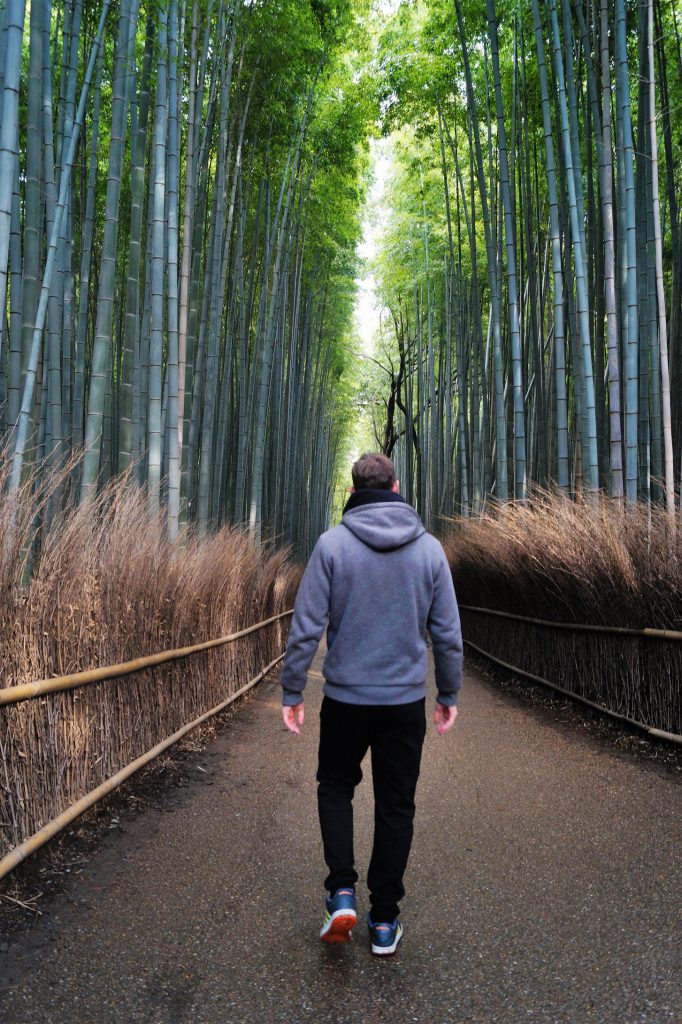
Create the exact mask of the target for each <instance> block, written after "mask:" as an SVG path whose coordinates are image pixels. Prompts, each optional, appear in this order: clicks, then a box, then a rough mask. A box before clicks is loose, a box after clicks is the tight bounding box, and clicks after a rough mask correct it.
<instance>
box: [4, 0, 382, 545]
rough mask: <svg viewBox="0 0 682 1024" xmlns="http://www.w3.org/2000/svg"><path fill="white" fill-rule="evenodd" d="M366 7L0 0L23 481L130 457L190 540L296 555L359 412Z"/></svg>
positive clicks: (7, 354) (14, 444)
mask: <svg viewBox="0 0 682 1024" xmlns="http://www.w3.org/2000/svg"><path fill="white" fill-rule="evenodd" d="M363 10H364V5H363V4H357V3H355V4H351V3H348V2H345V0H339V2H334V0H300V2H295V0H281V2H265V0H251V2H249V0H115V2H114V0H97V2H84V0H31V2H30V3H25V2H24V0H2V4H1V5H0V29H1V30H0V111H1V114H0V116H1V122H0V294H1V295H2V296H3V300H4V301H3V303H2V306H1V307H0V309H1V316H2V323H1V325H0V439H4V448H5V451H8V452H9V455H10V458H11V459H12V473H11V478H10V486H11V487H18V486H19V485H20V484H21V483H22V481H25V479H26V477H27V474H29V475H30V473H32V472H33V473H34V474H40V473H49V472H51V471H52V470H54V469H56V470H60V468H61V467H63V466H64V465H65V464H67V463H68V461H69V459H70V458H71V457H72V456H73V455H74V453H78V452H79V451H82V452H83V453H84V454H83V457H82V458H81V459H80V460H79V459H74V469H73V471H72V473H71V474H70V475H69V478H68V482H67V484H66V485H65V486H63V487H61V489H60V490H59V491H58V492H57V493H56V494H55V495H53V496H52V498H51V501H50V502H49V503H48V505H47V510H46V513H45V514H46V515H48V516H53V515H54V514H55V512H56V511H58V509H59V507H60V505H61V504H63V503H66V502H69V501H71V502H73V501H81V502H82V501H85V500H87V499H88V498H89V497H90V496H91V495H93V494H94V493H95V491H96V490H97V489H98V488H99V487H101V486H102V485H104V484H106V482H107V481H108V480H109V479H110V478H112V476H114V475H116V474H118V473H126V472H127V473H129V474H131V475H132V479H133V480H137V481H139V483H140V484H142V485H144V486H145V487H146V489H147V492H148V499H149V508H150V511H151V512H152V513H156V512H158V511H159V510H160V509H161V510H162V511H163V514H164V515H165V516H166V517H167V523H168V529H169V532H170V534H171V536H176V535H177V534H178V531H179V529H180V528H181V527H182V526H183V524H185V523H194V524H196V526H197V528H198V529H199V531H200V532H205V531H206V530H207V528H209V527H211V526H215V525H218V524H220V523H221V522H223V521H230V522H232V523H236V524H240V523H243V524H248V526H249V527H250V529H251V531H252V533H253V534H254V535H255V536H256V537H260V536H261V533H262V532H263V531H265V532H267V534H268V535H270V536H278V537H283V538H285V539H286V540H288V541H291V542H293V543H294V544H295V545H296V546H297V547H298V548H299V549H300V550H305V549H306V548H308V547H309V546H310V542H311V539H313V540H314V538H315V537H316V536H317V534H318V533H319V532H320V530H321V529H322V528H323V527H324V524H325V520H326V516H327V513H328V507H329V503H330V491H331V487H332V477H333V472H334V466H335V458H336V452H337V449H338V446H339V443H340V439H341V436H342V434H343V430H344V415H346V413H344V406H343V403H342V402H340V401H339V393H342V391H343V386H342V385H341V384H339V381H340V380H341V378H342V376H343V372H344V367H345V364H346V361H347V359H348V356H347V354H346V346H345V338H346V335H347V332H348V330H349V325H350V320H351V317H352V305H353V287H354V286H353V282H354V277H355V247H356V243H357V240H358V235H359V230H360V228H359V217H360V210H361V206H362V196H363V187H364V185H363V182H364V179H365V177H366V174H365V170H366V162H367V155H366V144H365V143H366V136H367V123H368V90H367V87H366V81H365V79H364V78H363V76H362V74H361V73H360V70H359V69H360V67H361V64H362V61H363V47H364V46H365V45H366V41H365V36H364V29H363V27H362V24H361V22H360V15H361V14H362V12H363Z"/></svg>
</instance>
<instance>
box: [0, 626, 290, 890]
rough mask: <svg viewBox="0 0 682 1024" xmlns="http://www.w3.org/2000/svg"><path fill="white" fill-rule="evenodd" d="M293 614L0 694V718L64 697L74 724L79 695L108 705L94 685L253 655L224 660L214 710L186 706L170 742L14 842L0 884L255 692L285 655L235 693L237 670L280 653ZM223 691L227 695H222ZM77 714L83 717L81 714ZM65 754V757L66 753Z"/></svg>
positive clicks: (1, 861)
mask: <svg viewBox="0 0 682 1024" xmlns="http://www.w3.org/2000/svg"><path fill="white" fill-rule="evenodd" d="M291 614H293V612H292V610H291V609H289V610H287V611H284V612H280V613H279V614H278V615H274V616H271V617H270V618H268V619H265V620H264V621H262V622H258V623H256V624H255V625H253V626H250V627H248V628H246V629H242V630H239V631H238V632H236V633H231V634H228V635H227V636H224V637H219V638H217V639H215V640H209V641H205V642H203V643H199V644H194V645H192V646H190V647H185V648H179V649H174V650H170V651H162V652H159V653H157V654H153V655H148V656H146V657H143V658H138V659H136V660H134V661H129V662H124V663H122V664H119V665H109V666H105V667H102V668H100V669H93V670H90V671H86V672H79V673H75V674H72V675H70V676H61V677H58V678H56V679H45V680H40V681H38V682H36V683H32V684H27V685H24V686H14V687H6V688H4V689H2V690H0V706H1V707H2V710H1V711H0V714H2V713H3V711H4V712H5V713H7V710H8V709H10V708H11V711H18V710H20V709H21V708H22V707H23V705H24V702H28V701H30V702H31V706H32V707H35V706H36V703H38V704H40V705H42V707H43V708H44V709H45V710H47V711H48V712H49V708H50V703H51V700H52V698H53V695H57V694H62V695H66V696H67V699H68V698H71V703H72V704H73V705H74V707H73V708H72V712H73V714H72V721H73V720H75V719H76V714H75V712H76V708H75V703H76V700H77V699H78V698H79V697H80V696H81V695H82V693H90V692H94V693H95V694H96V693H97V692H98V690H100V696H103V697H104V699H105V700H106V697H107V694H106V688H99V687H95V686H94V685H93V684H95V683H101V682H108V681H111V680H114V679H122V678H124V677H126V678H128V679H130V678H133V679H134V680H136V681H139V679H140V675H139V674H140V673H144V672H149V674H150V675H153V673H152V672H151V670H152V669H154V668H156V667H157V666H159V665H162V664H164V665H169V664H171V665H174V663H176V662H178V661H180V660H181V659H185V658H188V657H190V656H191V655H199V654H204V653H208V652H209V651H216V650H218V649H221V648H222V649H225V650H229V651H230V652H231V651H232V650H233V648H232V645H233V644H236V643H237V641H240V640H243V639H245V638H246V637H250V638H251V643H252V645H253V647H254V650H253V651H252V652H250V653H251V654H252V658H249V656H248V655H249V651H248V650H247V651H242V652H241V653H240V655H239V656H232V657H230V658H228V665H227V668H228V669H229V671H228V672H227V673H226V676H223V677H222V678H223V683H224V682H225V680H227V686H226V687H224V690H223V693H224V696H223V699H222V700H220V701H219V702H218V703H217V704H214V705H213V706H212V707H210V708H209V709H208V710H206V711H204V712H203V713H202V714H199V715H197V714H196V707H194V709H193V710H192V711H191V712H190V711H189V707H190V705H189V703H187V704H185V707H186V708H187V709H188V713H189V714H191V715H192V718H191V720H190V721H185V722H184V723H183V724H182V725H180V726H179V727H178V728H176V729H175V730H174V731H173V733H172V734H171V735H170V736H167V737H165V738H164V739H162V740H160V741H159V742H157V743H156V744H155V745H154V746H153V747H152V748H151V749H148V750H144V751H143V752H142V753H140V754H138V755H137V756H136V757H134V758H133V760H131V761H129V762H128V763H125V764H124V765H123V767H121V768H119V770H118V771H116V772H114V774H113V775H111V776H109V777H107V778H105V779H104V780H103V781H101V782H100V783H99V784H98V785H95V786H94V788H90V789H89V790H88V791H87V792H86V793H84V794H81V795H79V796H78V797H77V798H75V799H73V798H74V796H75V794H74V793H72V794H71V797H72V802H71V803H69V805H68V806H67V807H65V808H63V809H61V810H55V813H54V814H53V815H52V816H51V817H50V819H49V820H48V821H47V822H46V823H44V824H39V825H38V827H37V828H36V829H35V831H34V832H33V834H31V835H27V836H26V837H25V838H23V839H22V840H21V841H16V845H14V846H13V847H12V848H11V849H9V850H8V851H7V852H6V853H5V855H4V856H2V857H1V858H0V879H2V878H4V877H5V876H6V875H7V874H9V872H10V871H12V870H13V869H14V868H15V867H17V865H18V864H20V863H21V862H22V861H23V860H25V858H26V857H27V856H29V855H30V854H31V853H33V852H35V851H36V850H37V849H39V848H40V847H41V846H43V845H44V844H45V843H46V842H48V841H49V840H50V839H52V838H53V837H54V836H56V835H57V834H58V833H59V832H61V831H62V829H64V828H66V826H67V825H69V824H70V823H71V822H73V821H74V820H75V819H76V818H77V817H79V816H80V815H81V814H83V813H84V812H85V811H87V810H88V809H89V808H91V807H93V806H94V805H95V804H96V803H97V802H99V801H100V800H102V799H104V797H106V796H108V795H109V794H110V793H112V792H113V791H114V790H115V789H116V788H117V787H118V786H120V785H121V784H122V783H123V782H125V781H126V779H129V778H130V777H131V775H133V774H134V773H135V772H137V771H139V769H140V768H142V767H144V766H145V765H147V764H149V763H150V762H151V761H152V760H154V758H156V757H158V756H159V755H160V754H162V753H163V752H164V751H166V750H167V749H168V748H169V747H170V746H172V745H173V744H174V743H177V742H178V741H179V740H181V739H182V738H183V737H184V736H186V735H187V733H188V732H190V731H191V730H192V729H195V728H196V727H197V726H199V725H201V724H203V723H204V722H206V721H207V720H208V719H209V718H212V717H213V716H214V715H217V714H218V713H219V712H220V711H223V710H224V709H225V708H226V707H228V706H229V705H230V704H232V703H233V701H235V700H236V699H237V698H238V697H240V696H242V695H243V694H244V693H246V692H247V691H248V690H250V689H251V688H252V687H253V686H255V685H256V683H258V682H259V681H260V680H261V679H262V678H263V677H264V676H265V675H267V673H268V672H269V671H270V670H271V669H272V668H274V667H275V665H277V664H278V662H280V661H281V660H282V658H283V657H284V654H283V653H279V654H277V655H276V656H275V657H274V658H271V659H270V660H269V661H268V663H267V664H266V666H265V668H263V669H261V670H260V671H259V672H258V673H257V674H256V675H254V676H253V678H251V679H249V681H248V682H247V683H246V684H243V685H241V686H239V687H238V688H237V689H234V688H233V686H232V684H233V681H234V680H235V679H238V678H239V677H240V674H239V669H240V667H243V665H244V664H250V663H251V661H252V660H254V659H256V658H258V657H260V656H261V655H262V654H263V653H264V651H265V650H267V649H268V648H270V647H272V646H274V647H279V648H281V647H282V645H283V643H284V635H283V632H282V620H283V619H285V618H287V617H288V616H290V615H291ZM264 631H265V632H266V633H267V636H266V639H265V641H263V640H262V637H261V634H262V633H263V632H264ZM256 637H257V638H258V642H256V644H253V639H254V638H256ZM237 657H239V659H240V661H239V662H238V661H237ZM242 678H243V677H242ZM150 681H151V680H150ZM157 685H158V681H157ZM168 685H169V683H168V680H167V679H164V681H163V684H162V686H161V687H160V688H159V697H161V695H162V694H163V695H164V696H165V697H166V707H168V703H167V697H168V694H167V689H168ZM133 686H134V683H133ZM77 688H78V689H79V690H80V689H81V688H84V689H83V690H82V691H81V692H80V693H75V692H73V691H75V690H76V689H77ZM225 691H227V692H226V693H225ZM46 697H49V698H50V700H45V699H43V700H40V698H46ZM124 703H125V702H124ZM160 703H161V701H160V700H159V704H160ZM79 710H81V711H82V708H81V709H79ZM178 717H179V716H178ZM159 724H160V723H159ZM68 732H69V731H68V730H66V731H62V730H57V734H56V736H55V741H56V742H57V743H58V742H59V737H60V736H62V735H67V736H68ZM141 732H142V730H138V737H139V735H140V733H141ZM117 735H120V733H117ZM145 735H146V733H145ZM17 753H18V754H19V756H20V757H21V755H22V754H23V755H24V760H26V757H25V755H26V752H25V751H21V750H18V751H17ZM64 753H65V754H66V751H65V752H64ZM2 757H3V769H4V775H5V782H6V784H7V792H8V793H10V777H11V776H10V773H9V770H8V768H9V765H8V759H7V757H6V752H5V747H4V744H3V746H2ZM101 761H102V757H101V756H100V757H99V758H98V759H97V761H96V762H95V764H98V763H101ZM20 765H21V761H20ZM20 775H21V772H19V773H18V775H15V776H14V777H15V779H16V780H17V781H18V779H19V777H20ZM19 806H20V807H21V806H23V804H22V802H21V801H20V802H19ZM14 822H15V824H16V826H19V821H18V816H17V814H16V812H15V814H14ZM15 832H16V834H19V833H18V831H17V830H16V829H15ZM3 838H4V837H3ZM1 850H2V847H1V846H0V851H1Z"/></svg>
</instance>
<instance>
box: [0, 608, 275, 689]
mask: <svg viewBox="0 0 682 1024" xmlns="http://www.w3.org/2000/svg"><path fill="white" fill-rule="evenodd" d="M287 615H293V609H289V610H288V611H286V612H280V613H279V615H273V616H271V617H270V618H269V619H264V620H263V621H262V622H257V623H256V624H255V626H247V628H246V629H240V630H239V631H238V632H236V633H228V634H227V636H221V637H218V638H217V639H215V640H205V641H204V642H203V643H200V644H193V645H192V646H190V647H176V648H175V649H174V650H170V651H160V652H158V653H157V654H148V655H146V656H145V657H144V658H134V659H133V660H132V661H123V662H120V663H119V664H118V665H102V666H101V667H100V668H93V669H88V670H87V671H85V672H74V673H73V674H71V675H67V676H56V677H55V678H53V679H39V680H37V681H36V682H34V683H24V684H23V685H20V686H8V687H5V688H4V689H0V707H2V706H3V705H5V704H18V703H19V702H20V701H24V700H30V699H31V698H32V697H43V696H45V694H47V693H62V692H63V691H65V690H72V689H74V688H75V687H77V686H87V685H88V684H89V683H99V682H103V681H104V680H106V679H116V678H118V677H120V676H128V675H132V674H133V673H134V672H141V671H142V670H143V669H145V668H152V667H153V666H155V665H163V664H165V663H166V662H168V661H177V660H178V659H179V658H187V657H189V655H190V654H198V653H199V652H200V651H210V650H212V649H213V648H214V647H222V646H223V645H224V644H229V643H231V642H232V641H233V640H239V639H241V637H243V636H248V635H249V633H255V632H256V631H257V630H259V629H263V627H264V626H269V625H270V623H272V622H277V621H279V619H283V618H285V617H286V616H287Z"/></svg>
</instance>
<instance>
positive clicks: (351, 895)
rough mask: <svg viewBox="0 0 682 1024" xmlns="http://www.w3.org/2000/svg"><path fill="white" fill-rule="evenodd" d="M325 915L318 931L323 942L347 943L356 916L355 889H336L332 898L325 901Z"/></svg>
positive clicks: (349, 887) (351, 887) (328, 897)
mask: <svg viewBox="0 0 682 1024" xmlns="http://www.w3.org/2000/svg"><path fill="white" fill-rule="evenodd" d="M325 905H326V913H325V915H324V923H323V925H322V929H321V931H320V938H321V939H322V941H323V942H329V943H336V942H348V940H349V939H350V937H351V933H352V930H353V928H355V925H356V922H357V920H358V915H357V913H356V910H355V889H354V888H353V886H347V887H346V888H345V889H337V890H336V892H335V893H334V895H333V896H327V897H326V899H325Z"/></svg>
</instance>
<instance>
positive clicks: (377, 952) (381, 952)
mask: <svg viewBox="0 0 682 1024" xmlns="http://www.w3.org/2000/svg"><path fill="white" fill-rule="evenodd" d="M402 937H403V932H402V929H401V930H400V931H399V932H398V934H397V935H396V937H395V942H394V943H393V944H392V945H391V946H375V945H374V943H372V956H393V954H394V953H395V951H396V949H397V948H398V943H399V942H400V940H401V939H402Z"/></svg>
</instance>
